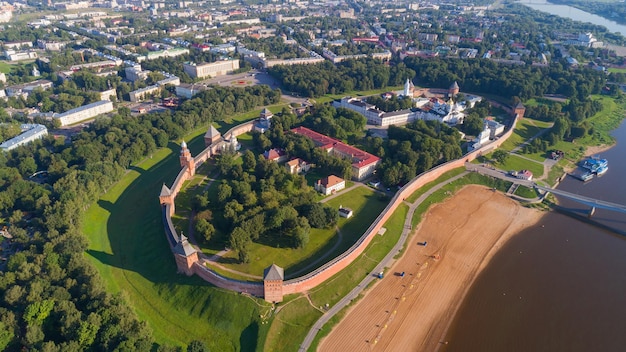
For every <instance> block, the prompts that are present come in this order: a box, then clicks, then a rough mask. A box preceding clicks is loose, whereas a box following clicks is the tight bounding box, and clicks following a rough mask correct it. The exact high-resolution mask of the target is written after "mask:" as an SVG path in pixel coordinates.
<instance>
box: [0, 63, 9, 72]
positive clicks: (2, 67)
mask: <svg viewBox="0 0 626 352" xmlns="http://www.w3.org/2000/svg"><path fill="white" fill-rule="evenodd" d="M11 66H12V65H11V64H9V63H7V62H6V61H0V72H2V73H9V72H11Z"/></svg>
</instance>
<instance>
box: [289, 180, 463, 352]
mask: <svg viewBox="0 0 626 352" xmlns="http://www.w3.org/2000/svg"><path fill="white" fill-rule="evenodd" d="M468 173H469V172H468V171H465V172H463V173H462V174H459V175H457V176H455V177H452V178H450V179H448V180H446V181H444V182H441V183H439V184H437V185H436V186H434V187H433V188H431V189H429V190H428V191H427V192H425V193H424V194H422V195H421V196H420V197H419V198H418V199H417V200H416V201H415V202H413V203H412V204H410V205H409V212H408V214H407V217H406V219H405V221H404V229H403V230H402V234H401V235H400V239H398V242H396V245H395V246H394V247H393V248H392V249H391V250H390V251H389V253H387V255H386V256H385V258H383V260H381V261H380V263H379V264H378V265H377V266H376V267H375V268H374V270H373V271H372V275H367V276H366V277H365V278H364V279H363V280H362V281H361V282H360V283H359V284H358V285H357V286H356V287H355V288H354V289H353V290H352V291H350V293H348V294H347V295H346V296H345V297H343V298H342V299H341V300H340V301H339V302H337V304H335V305H334V306H332V307H331V308H330V309H329V310H328V311H327V312H326V313H324V315H322V316H321V317H320V318H319V319H318V320H317V321H316V322H315V324H313V326H312V327H311V329H310V330H309V332H308V334H307V335H306V337H305V338H304V341H303V342H302V344H301V345H300V348H299V349H298V351H299V352H305V351H307V350H308V349H309V347H310V346H311V343H312V342H313V339H315V336H316V335H317V333H318V332H319V331H320V330H321V329H322V327H323V326H324V325H325V324H326V323H327V322H328V321H329V320H330V319H331V318H332V317H333V316H335V314H337V313H339V312H340V311H341V310H342V309H343V308H345V307H346V306H347V305H348V304H350V302H352V300H353V299H355V298H356V297H357V296H358V295H359V294H360V293H361V292H362V291H363V290H364V289H365V288H366V287H368V285H369V284H370V283H371V282H372V281H374V280H378V278H377V277H376V276H375V275H374V274H375V273H378V272H381V271H382V270H383V269H384V268H385V267H389V266H391V264H392V263H393V261H394V257H395V256H396V255H397V254H399V253H400V250H401V249H402V248H403V247H404V243H405V242H406V241H407V239H408V238H409V235H410V233H411V231H412V221H413V213H414V212H415V209H417V207H418V206H419V205H420V204H422V203H423V202H424V201H425V200H426V198H428V197H429V196H430V195H431V194H433V193H434V192H435V191H437V190H439V189H440V188H441V187H443V186H445V185H447V184H449V183H451V182H453V181H456V180H458V179H460V178H461V177H463V176H465V175H467V174H468Z"/></svg>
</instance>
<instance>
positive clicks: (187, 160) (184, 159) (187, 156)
mask: <svg viewBox="0 0 626 352" xmlns="http://www.w3.org/2000/svg"><path fill="white" fill-rule="evenodd" d="M180 148H181V149H180V167H185V166H188V167H189V169H188V170H187V172H189V174H190V176H193V175H194V174H195V173H196V162H195V160H194V159H193V158H192V157H191V152H190V151H189V149H187V143H185V141H183V142H182V143H181V144H180Z"/></svg>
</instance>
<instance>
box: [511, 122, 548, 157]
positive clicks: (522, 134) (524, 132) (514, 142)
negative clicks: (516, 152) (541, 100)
mask: <svg viewBox="0 0 626 352" xmlns="http://www.w3.org/2000/svg"><path fill="white" fill-rule="evenodd" d="M548 126H549V125H548V124H547V123H546V122H543V121H539V120H533V119H530V118H526V117H525V118H523V119H520V120H519V121H518V122H517V125H516V126H515V130H514V131H513V134H512V135H511V136H510V137H509V139H507V140H506V142H504V143H502V146H501V147H500V148H501V149H504V150H508V151H511V150H513V148H515V147H517V146H518V145H520V144H522V143H524V142H526V141H527V140H528V139H530V138H531V137H532V136H534V135H536V134H537V133H539V132H540V131H541V130H542V129H545V128H548Z"/></svg>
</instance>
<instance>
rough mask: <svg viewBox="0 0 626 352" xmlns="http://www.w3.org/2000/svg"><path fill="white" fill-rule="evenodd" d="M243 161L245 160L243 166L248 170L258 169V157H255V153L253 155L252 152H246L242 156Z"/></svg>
mask: <svg viewBox="0 0 626 352" xmlns="http://www.w3.org/2000/svg"><path fill="white" fill-rule="evenodd" d="M241 159H242V160H243V166H244V167H245V168H246V169H248V170H254V168H255V167H256V157H255V156H254V153H252V151H251V150H249V149H248V150H246V151H245V152H244V153H243V155H242V156H241Z"/></svg>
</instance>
